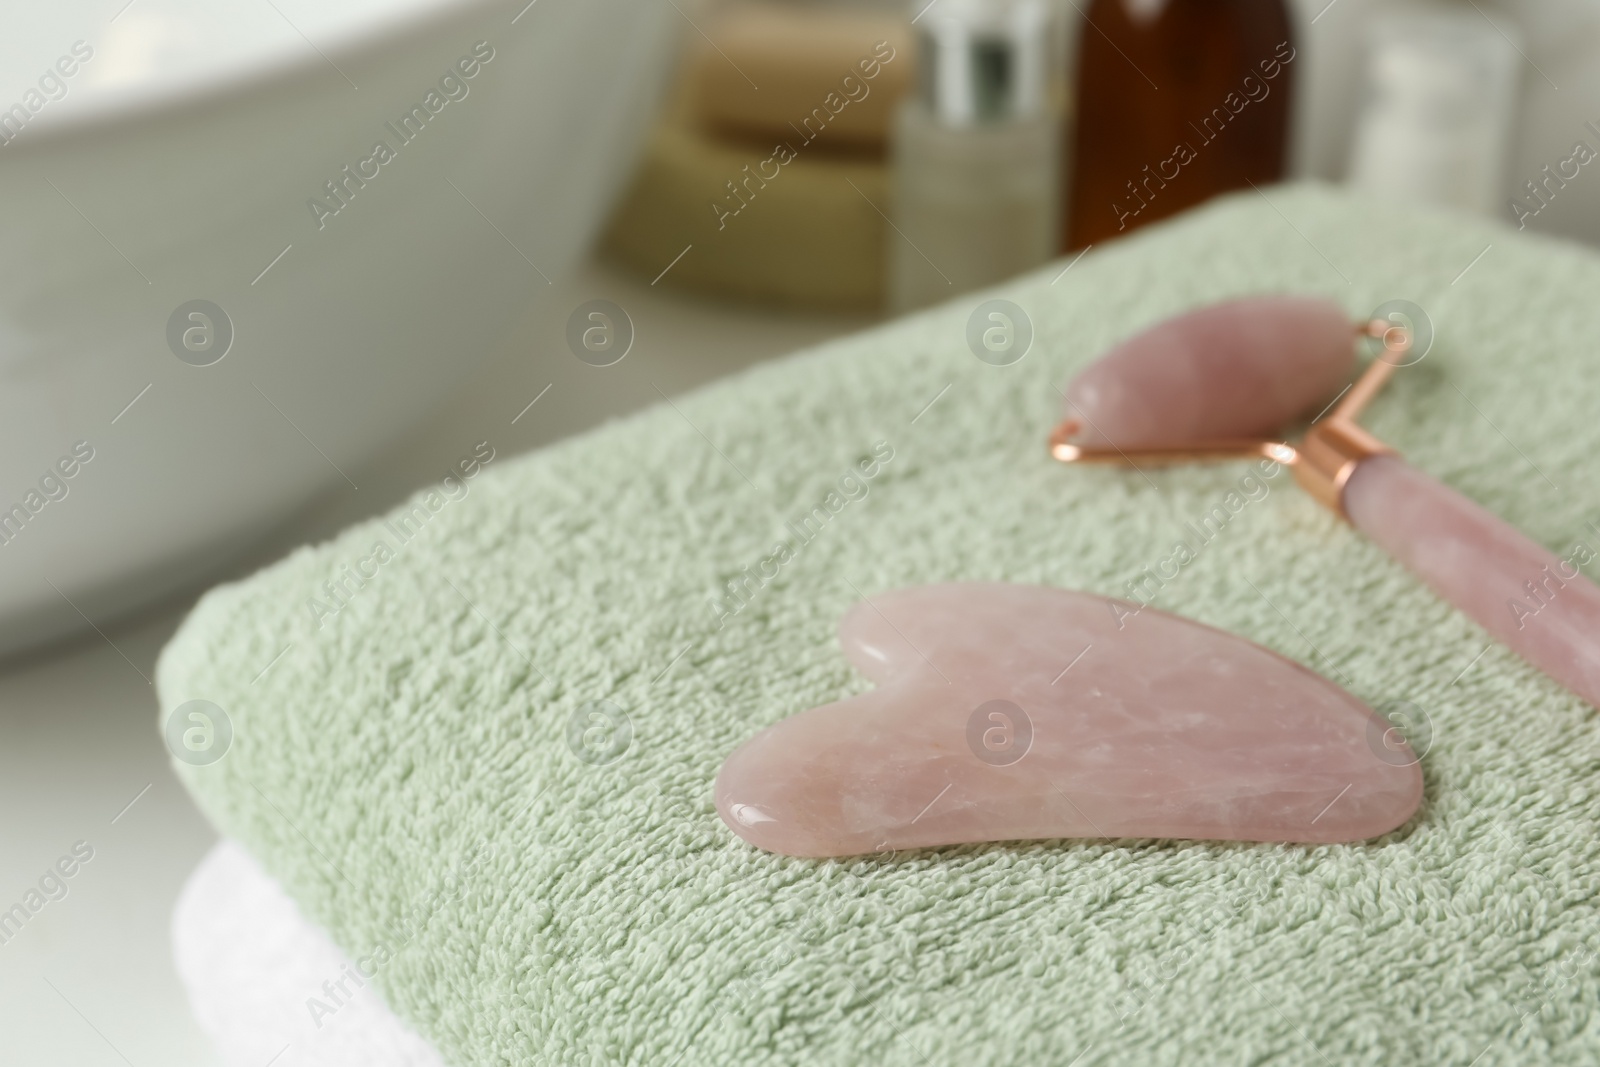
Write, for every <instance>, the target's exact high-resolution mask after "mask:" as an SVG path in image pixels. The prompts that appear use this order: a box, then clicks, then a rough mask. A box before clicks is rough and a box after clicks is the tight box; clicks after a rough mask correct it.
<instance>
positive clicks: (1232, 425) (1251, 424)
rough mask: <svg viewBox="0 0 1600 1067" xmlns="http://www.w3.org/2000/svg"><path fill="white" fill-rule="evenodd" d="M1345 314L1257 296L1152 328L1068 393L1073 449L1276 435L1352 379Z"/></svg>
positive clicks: (1294, 299) (1299, 299) (1315, 302)
mask: <svg viewBox="0 0 1600 1067" xmlns="http://www.w3.org/2000/svg"><path fill="white" fill-rule="evenodd" d="M1355 361H1356V335H1355V329H1354V327H1353V326H1352V325H1351V319H1350V316H1349V315H1347V314H1345V312H1344V310H1343V309H1342V308H1340V307H1339V305H1337V304H1335V303H1333V302H1332V301H1331V300H1324V299H1321V298H1318V297H1306V296H1255V297H1245V298H1243V299H1239V300H1230V301H1228V302H1226V303H1222V304H1213V305H1211V306H1208V307H1203V308H1200V309H1198V310H1196V311H1190V312H1185V313H1184V314H1182V315H1177V316H1174V317H1173V318H1170V319H1166V320H1165V321H1163V322H1160V323H1157V324H1156V325H1155V326H1152V327H1150V328H1149V329H1147V330H1144V331H1142V332H1140V333H1137V334H1135V335H1134V336H1132V337H1130V338H1128V339H1127V340H1126V341H1123V342H1122V343H1121V344H1119V345H1117V346H1116V347H1115V348H1113V349H1111V350H1110V351H1109V352H1107V353H1106V354H1105V355H1104V356H1102V357H1101V358H1100V359H1098V360H1096V361H1095V362H1094V363H1092V364H1090V365H1089V366H1088V367H1086V368H1085V369H1084V370H1083V371H1082V372H1081V373H1080V374H1079V375H1078V376H1077V377H1076V378H1074V379H1073V381H1072V384H1071V385H1069V386H1068V387H1067V391H1066V396H1067V405H1066V417H1067V418H1068V419H1070V420H1074V421H1076V422H1077V423H1078V428H1077V432H1076V433H1075V434H1074V435H1073V437H1072V441H1073V443H1075V444H1079V445H1098V446H1105V445H1115V446H1117V447H1119V448H1142V447H1147V446H1150V445H1179V444H1193V443H1196V442H1199V441H1204V440H1206V439H1208V438H1221V437H1273V438H1274V439H1276V437H1277V435H1279V434H1281V433H1282V432H1283V429H1284V427H1285V426H1287V425H1289V424H1290V423H1291V422H1293V421H1294V420H1295V419H1296V418H1297V417H1301V416H1305V417H1309V416H1313V415H1315V414H1316V413H1317V411H1318V410H1319V409H1320V408H1321V407H1322V406H1323V405H1324V404H1326V403H1327V402H1328V400H1329V398H1331V397H1332V396H1333V395H1334V394H1336V393H1337V392H1338V391H1339V390H1340V389H1341V388H1343V387H1344V385H1345V383H1346V382H1347V381H1349V378H1350V375H1351V373H1352V371H1353V370H1354V369H1355Z"/></svg>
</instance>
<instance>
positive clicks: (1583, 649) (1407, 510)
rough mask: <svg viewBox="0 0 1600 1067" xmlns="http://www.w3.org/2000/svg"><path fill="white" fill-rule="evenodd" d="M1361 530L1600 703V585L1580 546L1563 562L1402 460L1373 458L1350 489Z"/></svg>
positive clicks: (1347, 496) (1347, 494)
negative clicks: (1587, 567)
mask: <svg viewBox="0 0 1600 1067" xmlns="http://www.w3.org/2000/svg"><path fill="white" fill-rule="evenodd" d="M1344 507H1345V512H1346V513H1347V514H1348V515H1349V516H1350V521H1351V522H1352V523H1354V524H1355V526H1356V528H1357V529H1359V530H1361V532H1363V533H1365V534H1366V535H1367V536H1368V537H1370V538H1372V539H1373V540H1374V541H1376V542H1377V543H1378V544H1379V545H1380V546H1381V547H1382V548H1383V550H1384V551H1385V552H1388V553H1389V555H1391V556H1393V557H1394V558H1395V559H1397V560H1399V561H1400V562H1401V563H1403V564H1404V565H1405V566H1406V567H1408V568H1410V570H1411V572H1412V573H1413V574H1416V575H1417V576H1418V577H1420V578H1421V579H1422V580H1423V581H1425V582H1427V583H1428V585H1429V586H1431V587H1432V588H1433V591H1434V592H1436V593H1438V594H1439V595H1440V596H1441V597H1443V598H1444V599H1445V600H1448V601H1449V602H1450V603H1451V604H1454V605H1455V606H1456V607H1457V608H1459V609H1461V610H1462V611H1463V612H1465V613H1466V614H1467V615H1469V616H1471V617H1472V619H1473V620H1474V621H1476V622H1477V623H1478V625H1480V626H1482V627H1483V628H1484V629H1485V630H1487V631H1488V632H1489V634H1490V635H1491V636H1493V637H1494V638H1496V639H1497V640H1500V641H1503V642H1505V644H1507V645H1508V646H1510V648H1511V650H1512V651H1514V652H1516V653H1517V654H1518V655H1519V656H1521V657H1522V658H1523V659H1525V660H1527V661H1528V662H1529V663H1531V664H1533V665H1534V666H1535V667H1538V668H1539V669H1540V670H1542V671H1544V672H1545V673H1546V674H1548V675H1550V676H1551V677H1552V678H1554V679H1555V680H1556V681H1558V682H1560V683H1561V684H1562V685H1564V686H1566V687H1567V688H1568V689H1570V690H1572V691H1573V692H1574V693H1577V694H1578V695H1579V696H1581V697H1583V699H1585V700H1587V701H1588V702H1589V703H1591V704H1595V705H1600V588H1596V587H1595V585H1594V583H1593V582H1591V581H1589V579H1588V578H1586V577H1584V575H1583V572H1582V567H1583V565H1584V564H1586V563H1589V562H1591V561H1592V560H1593V559H1594V552H1593V550H1592V549H1590V548H1588V547H1586V546H1583V545H1580V546H1577V547H1575V548H1574V550H1573V551H1570V552H1568V553H1567V555H1566V556H1564V557H1561V556H1557V555H1556V554H1555V553H1554V552H1551V551H1549V550H1548V549H1546V548H1543V547H1542V546H1540V545H1538V544H1535V543H1534V542H1533V541H1532V540H1530V539H1529V538H1528V536H1527V535H1526V534H1524V533H1523V532H1522V531H1521V530H1518V529H1517V528H1516V527H1515V526H1512V525H1511V524H1510V523H1508V522H1506V521H1505V520H1504V519H1502V518H1500V517H1499V516H1498V515H1495V514H1493V513H1491V512H1489V511H1487V510H1485V509H1484V508H1483V506H1482V505H1480V504H1477V503H1475V502H1473V501H1471V500H1468V499H1467V498H1466V497H1464V496H1462V495H1461V494H1460V493H1458V492H1456V491H1455V490H1454V489H1451V488H1449V487H1448V486H1445V485H1443V484H1442V483H1440V482H1439V481H1437V480H1435V479H1434V478H1432V477H1431V476H1429V475H1427V474H1424V473H1423V472H1422V471H1420V470H1418V469H1417V468H1415V467H1413V466H1411V465H1410V464H1409V463H1407V462H1406V461H1405V460H1403V459H1401V458H1399V457H1398V456H1374V457H1372V458H1371V459H1368V460H1364V461H1363V462H1362V463H1361V465H1360V466H1358V467H1357V468H1356V469H1355V472H1354V473H1353V474H1351V475H1350V480H1349V482H1347V483H1346V484H1345V490H1344Z"/></svg>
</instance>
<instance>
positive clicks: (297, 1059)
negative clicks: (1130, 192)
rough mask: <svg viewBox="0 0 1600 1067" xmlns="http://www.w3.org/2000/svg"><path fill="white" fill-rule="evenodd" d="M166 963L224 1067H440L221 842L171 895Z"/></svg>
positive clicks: (241, 853)
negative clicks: (172, 967) (171, 962)
mask: <svg viewBox="0 0 1600 1067" xmlns="http://www.w3.org/2000/svg"><path fill="white" fill-rule="evenodd" d="M172 954H173V958H174V960H175V962H176V964H177V969H178V975H179V977H180V978H181V979H182V981H183V984H184V987H185V988H186V989H187V990H188V993H189V1004H190V1008H191V1010H193V1012H194V1017H195V1020H196V1021H197V1022H198V1023H199V1024H200V1028H201V1029H202V1030H204V1031H205V1032H206V1034H207V1035H208V1036H210V1038H211V1040H212V1041H213V1042H214V1043H215V1044H216V1046H217V1050H218V1052H219V1053H220V1054H221V1055H222V1059H223V1062H224V1063H226V1064H227V1065H228V1067H263V1065H265V1064H268V1063H270V1064H271V1065H272V1067H368V1065H371V1067H444V1061H443V1060H442V1059H440V1057H439V1053H438V1052H436V1051H435V1050H434V1048H433V1046H432V1045H431V1044H429V1043H428V1042H427V1041H425V1040H423V1038H422V1037H420V1036H419V1035H418V1034H417V1033H416V1032H415V1031H413V1030H412V1029H411V1028H410V1027H409V1026H407V1025H406V1024H405V1023H403V1022H401V1021H400V1019H399V1018H397V1017H396V1016H395V1014H394V1012H392V1011H390V1010H389V1006H388V1005H387V1004H385V1003H384V1002H383V999H382V998H381V997H379V996H378V994H377V992H376V991H375V990H374V989H373V988H372V986H371V985H370V984H366V983H362V985H361V986H359V987H358V986H357V982H358V981H359V978H357V977H352V976H355V975H356V970H355V967H354V965H352V964H351V962H350V960H349V958H348V957H346V956H345V954H344V953H343V952H341V951H339V949H338V948H336V947H335V946H334V944H333V942H332V941H330V940H329V939H328V935H327V934H325V933H323V932H322V930H321V929H319V928H318V927H316V926H314V925H313V924H312V923H311V922H310V921H308V920H307V919H306V918H305V916H303V915H301V914H300V910H299V909H298V908H297V907H295V904H294V901H292V900H290V899H289V897H288V895H287V894H286V893H284V891H283V890H282V889H280V888H279V887H278V884H277V883H276V882H275V881H273V880H272V878H271V877H270V876H268V875H267V873H266V872H265V871H263V870H262V869H261V868H260V866H258V865H257V864H256V861H255V860H254V859H252V858H251V857H250V855H249V853H247V852H245V850H244V849H243V848H241V847H240V846H239V845H237V844H235V843H233V842H232V841H222V842H220V843H218V844H217V846H216V847H215V848H213V849H212V850H211V852H210V853H209V854H208V855H207V856H206V858H205V859H203V860H201V861H200V866H198V867H196V868H195V871H194V873H193V874H191V875H190V876H189V880H188V882H187V883H185V885H184V887H183V891H182V892H181V893H180V894H179V895H178V903H177V905H176V906H175V907H174V908H173V913H172ZM341 981H342V982H343V988H342V989H341V987H340V983H341Z"/></svg>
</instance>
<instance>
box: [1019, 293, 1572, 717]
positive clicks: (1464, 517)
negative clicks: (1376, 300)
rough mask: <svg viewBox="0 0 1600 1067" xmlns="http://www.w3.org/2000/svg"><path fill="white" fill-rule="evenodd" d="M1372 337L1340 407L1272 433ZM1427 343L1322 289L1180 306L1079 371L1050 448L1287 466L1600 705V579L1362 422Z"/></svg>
mask: <svg viewBox="0 0 1600 1067" xmlns="http://www.w3.org/2000/svg"><path fill="white" fill-rule="evenodd" d="M1362 335H1365V336H1369V337H1373V338H1377V339H1379V340H1381V341H1382V342H1383V348H1384V351H1383V352H1382V353H1381V354H1380V355H1378V356H1377V358H1375V359H1374V360H1373V362H1372V363H1371V364H1370V365H1369V366H1368V367H1367V369H1366V370H1365V372H1363V373H1362V374H1361V376H1360V377H1359V378H1358V379H1357V380H1356V382H1355V384H1354V385H1352V386H1350V387H1349V389H1348V391H1346V392H1345V393H1344V394H1342V396H1341V397H1340V398H1339V399H1338V401H1337V403H1336V404H1335V405H1334V406H1333V407H1332V409H1331V411H1329V412H1328V413H1327V414H1326V415H1325V416H1323V417H1321V418H1319V419H1317V420H1316V421H1315V422H1313V423H1312V425H1311V427H1310V429H1309V430H1307V431H1306V433H1305V435H1304V436H1303V437H1302V438H1301V439H1300V440H1299V441H1298V442H1296V443H1293V444H1290V443H1288V442H1285V441H1281V440H1276V439H1272V438H1270V437H1263V436H1260V435H1268V434H1273V433H1277V432H1279V431H1280V430H1281V428H1282V427H1283V426H1285V425H1286V424H1288V423H1290V422H1291V421H1292V420H1294V419H1296V418H1298V417H1304V416H1305V415H1307V414H1308V413H1312V412H1315V411H1316V409H1317V408H1318V407H1319V406H1320V405H1322V404H1324V403H1327V401H1328V398H1329V397H1330V396H1333V395H1334V394H1335V392H1336V391H1337V390H1338V389H1339V388H1340V386H1341V385H1342V384H1343V383H1344V382H1346V381H1348V380H1349V378H1350V376H1351V374H1352V373H1353V371H1354V369H1355V364H1356V356H1355V350H1356V343H1355V342H1356V338H1357V337H1359V336H1362ZM1415 340H1416V338H1415V336H1414V335H1413V332H1412V329H1411V328H1410V327H1409V326H1404V325H1397V324H1396V323H1395V322H1393V321H1390V320H1388V319H1374V320H1373V321H1371V322H1368V323H1363V324H1361V325H1359V326H1357V327H1356V328H1355V330H1354V331H1352V328H1351V325H1350V323H1349V320H1348V319H1347V318H1346V317H1345V315H1344V313H1343V311H1341V310H1340V308H1339V307H1338V306H1337V305H1335V304H1333V303H1332V302H1331V301H1327V300H1320V299H1315V298H1310V297H1293V296H1270V297H1253V298H1247V299H1243V300H1235V301H1231V302H1228V303H1224V304H1218V305H1215V306H1212V307H1207V308H1203V309H1201V310H1198V311H1192V312H1189V313H1186V314H1183V315H1179V316H1177V317H1175V318H1172V319H1168V320H1167V321H1165V322H1162V323H1160V324H1158V325H1156V326H1154V327H1152V328H1150V329H1148V330H1146V331H1144V332H1143V333H1140V334H1138V335H1136V336H1134V337H1132V338H1130V339H1129V340H1127V341H1124V342H1123V343H1122V344H1120V345H1118V346H1117V347H1115V348H1113V349H1112V350H1111V351H1110V352H1108V353H1107V354H1106V355H1105V356H1103V357H1101V359H1099V360H1098V361H1097V362H1095V363H1094V364H1092V365H1091V366H1089V367H1088V368H1086V369H1085V370H1084V371H1083V372H1082V373H1081V374H1079V375H1078V377H1077V378H1076V379H1074V380H1073V382H1072V383H1071V385H1069V386H1068V388H1067V392H1066V397H1067V404H1068V416H1069V417H1068V419H1067V421H1065V422H1063V423H1062V424H1061V425H1060V426H1058V427H1057V428H1056V430H1055V432H1054V433H1053V434H1052V435H1051V438H1050V450H1051V454H1052V455H1054V456H1055V458H1056V459H1059V460H1061V461H1063V462H1067V463H1083V462H1095V461H1099V462H1111V463H1128V464H1141V463H1152V462H1153V463H1170V462H1184V461H1188V460H1196V459H1223V458H1235V457H1243V456H1266V457H1269V458H1271V459H1274V460H1277V461H1279V462H1281V463H1285V464H1287V465H1289V467H1290V468H1291V469H1292V470H1293V471H1294V476H1295V480H1296V481H1298V482H1299V483H1300V485H1301V486H1302V487H1304V488H1305V489H1306V490H1307V491H1308V492H1310V493H1311V495H1312V496H1314V497H1315V498H1316V499H1317V500H1319V501H1321V502H1322V503H1323V504H1325V505H1326V506H1327V507H1329V508H1331V509H1332V510H1333V511H1334V512H1335V513H1336V514H1338V515H1340V516H1342V517H1344V518H1345V519H1347V520H1349V521H1350V523H1351V524H1352V525H1354V526H1355V527H1356V528H1357V529H1359V530H1360V531H1361V532H1362V533H1364V534H1366V535H1367V536H1368V537H1370V538H1372V540H1374V541H1376V542H1377V543H1378V545H1379V546H1380V547H1382V548H1383V550H1384V551H1386V552H1388V553H1389V555H1391V556H1393V557H1394V558H1395V559H1396V560H1398V561H1399V562H1400V563H1402V564H1403V565H1405V566H1406V567H1407V568H1409V569H1410V570H1411V571H1412V573H1414V574H1415V575H1417V577H1419V578H1421V579H1422V580H1423V581H1424V582H1426V583H1427V584H1428V585H1429V586H1430V587H1432V589H1433V590H1434V592H1436V593H1438V594H1439V595H1440V596H1441V597H1443V598H1444V599H1445V600H1447V601H1449V602H1450V603H1451V604H1453V605H1455V606H1456V607H1457V608H1459V609H1460V610H1461V611H1463V612H1465V613H1466V614H1467V615H1469V616H1470V617H1471V618H1472V619H1473V620H1475V621H1476V622H1477V623H1478V624H1479V625H1481V626H1482V627H1483V628H1484V629H1485V630H1487V631H1488V632H1489V633H1490V634H1491V635H1492V636H1493V637H1495V638H1496V639H1498V640H1500V641H1502V642H1504V643H1505V644H1506V645H1508V646H1510V648H1511V649H1512V650H1513V651H1515V652H1516V653H1517V654H1518V655H1520V656H1522V657H1523V658H1524V659H1525V660H1527V661H1528V662H1529V663H1531V664H1533V665H1534V666H1536V667H1538V668H1539V669H1540V670H1542V671H1544V672H1545V673H1546V674H1548V675H1550V676H1551V677H1552V678H1554V679H1556V681H1558V682H1560V683H1561V684H1562V685H1564V686H1566V687H1567V688H1568V689H1570V690H1572V691H1573V692H1574V693H1576V694H1578V695H1579V696H1581V697H1583V698H1584V699H1585V700H1587V701H1589V702H1590V703H1591V704H1597V705H1600V588H1596V587H1595V585H1594V584H1593V583H1591V582H1590V581H1589V580H1588V579H1587V578H1586V577H1584V575H1583V574H1582V573H1581V571H1580V570H1579V569H1578V567H1577V566H1576V565H1574V564H1572V563H1571V562H1570V561H1563V560H1561V559H1560V558H1558V557H1557V556H1556V555H1555V554H1554V553H1552V552H1550V551H1548V550H1547V549H1545V548H1543V547H1541V546H1539V545H1537V544H1535V543H1534V542H1533V541H1532V540H1530V539H1529V538H1528V537H1526V536H1525V535H1524V534H1522V533H1521V532H1520V531H1518V530H1517V529H1516V528H1515V527H1513V526H1512V525H1511V524H1509V523H1507V522H1506V521H1505V520H1503V519H1501V518H1499V517H1497V516H1495V515H1492V514H1490V513H1489V512H1487V511H1485V510H1484V509H1483V508H1482V507H1479V506H1478V505H1477V504H1475V503H1473V502H1472V501H1471V500H1468V499H1467V498H1466V497H1464V496H1462V495H1461V494H1460V493H1457V492H1456V491H1455V490H1453V489H1450V488H1447V487H1446V486H1444V485H1443V484H1441V483H1440V482H1438V481H1436V480H1435V479H1433V478H1431V477H1429V476H1428V475H1426V474H1424V473H1423V472H1421V471H1419V470H1417V469H1416V468H1415V467H1413V466H1411V465H1410V464H1408V463H1406V462H1405V461H1404V460H1403V459H1401V458H1400V457H1399V456H1398V455H1397V454H1396V453H1395V450H1394V449H1392V448H1390V447H1389V446H1388V445H1386V444H1384V443H1383V442H1382V441H1379V440H1378V439H1377V438H1375V437H1373V436H1372V435H1371V434H1369V433H1367V432H1366V431H1365V430H1363V429H1362V428H1361V427H1360V426H1359V425H1357V424H1356V421H1355V420H1356V418H1357V416H1358V415H1359V414H1360V413H1361V411H1362V409H1363V408H1365V407H1366V405H1367V404H1368V402H1369V401H1371V400H1372V398H1373V397H1374V396H1375V395H1377V393H1378V391H1379V390H1380V389H1381V388H1382V387H1383V385H1384V383H1385V382H1386V381H1388V379H1389V376H1390V375H1392V374H1393V373H1394V372H1395V370H1396V369H1397V368H1399V367H1403V366H1406V365H1408V364H1409V363H1412V362H1415V360H1416V359H1418V358H1421V357H1420V355H1416V356H1414V355H1413V345H1414V343H1415ZM1424 354H1425V353H1424Z"/></svg>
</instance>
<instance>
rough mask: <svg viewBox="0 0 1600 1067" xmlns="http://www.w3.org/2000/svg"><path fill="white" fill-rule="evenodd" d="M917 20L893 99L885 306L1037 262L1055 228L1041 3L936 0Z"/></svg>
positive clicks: (1050, 84)
mask: <svg viewBox="0 0 1600 1067" xmlns="http://www.w3.org/2000/svg"><path fill="white" fill-rule="evenodd" d="M924 5H925V0H919V2H918V3H917V7H919V8H923V7H924ZM916 26H917V30H918V31H919V32H918V38H919V39H918V48H919V54H918V60H917V61H918V83H919V84H918V91H917V92H916V93H915V94H914V95H913V96H912V97H911V98H910V99H908V100H907V101H906V102H905V103H904V104H903V105H902V107H901V111H900V114H899V117H898V122H897V124H896V127H895V135H894V145H893V167H894V192H895V200H894V212H893V219H894V226H895V228H894V230H892V231H891V232H890V234H889V242H890V248H889V270H890V274H889V302H890V305H891V307H892V308H894V309H895V310H907V309H910V308H915V307H921V306H923V305H926V304H930V303H933V302H935V301H939V300H945V299H949V298H950V297H952V296H955V295H957V294H959V293H962V292H965V291H967V290H970V289H975V288H978V287H980V286H984V285H988V284H991V283H993V282H997V281H1000V280H1002V279H1005V278H1009V277H1011V276H1012V275H1014V274H1017V273H1020V272H1022V271H1025V270H1028V269H1029V268H1032V267H1036V266H1039V265H1040V264H1042V263H1045V262H1046V261H1048V260H1049V259H1050V258H1051V257H1052V256H1053V255H1054V254H1055V252H1056V246H1057V244H1058V240H1059V230H1060V225H1059V222H1058V215H1057V212H1058V204H1059V201H1060V196H1061V190H1060V179H1059V176H1058V175H1059V173H1060V159H1059V157H1060V141H1061V123H1060V118H1059V115H1058V114H1057V112H1058V110H1059V109H1058V107H1057V97H1058V95H1059V94H1058V92H1057V85H1058V81H1059V79H1058V75H1057V52H1058V50H1059V46H1060V34H1059V27H1058V24H1057V20H1056V19H1055V18H1054V15H1053V7H1052V5H1051V4H1050V3H1049V2H1048V0H938V2H937V3H935V4H934V5H932V6H931V7H926V8H925V10H923V13H922V14H921V16H920V17H919V18H918V19H917V22H916Z"/></svg>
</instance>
